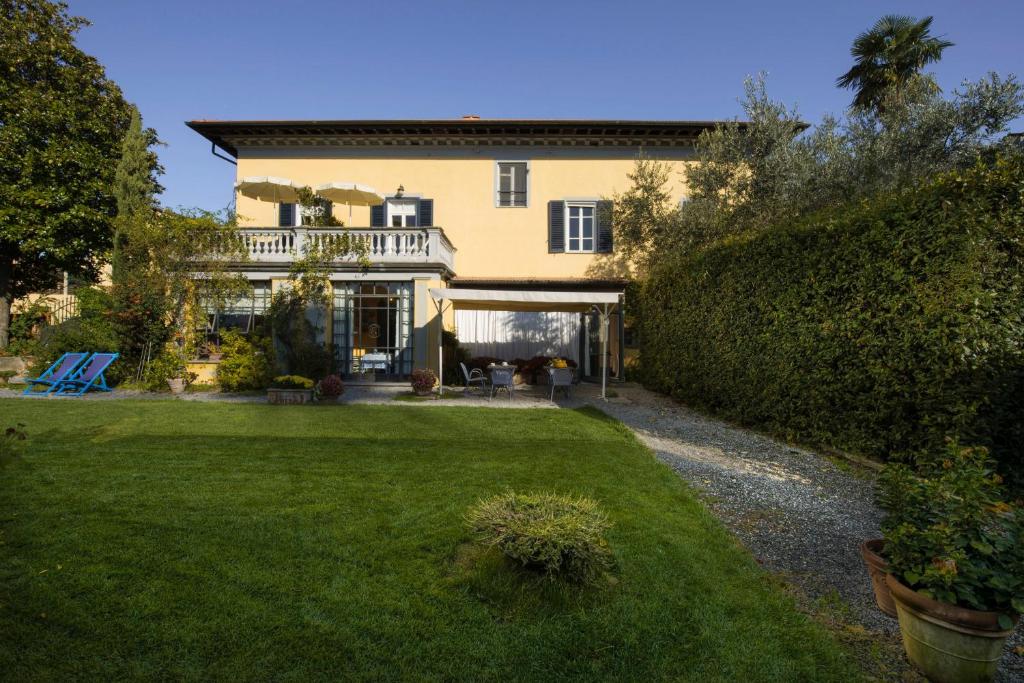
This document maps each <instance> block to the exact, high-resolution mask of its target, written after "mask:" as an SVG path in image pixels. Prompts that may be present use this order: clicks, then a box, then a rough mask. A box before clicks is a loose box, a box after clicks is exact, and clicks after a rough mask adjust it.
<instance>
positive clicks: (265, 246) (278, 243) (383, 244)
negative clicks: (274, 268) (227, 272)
mask: <svg viewBox="0 0 1024 683" xmlns="http://www.w3.org/2000/svg"><path fill="white" fill-rule="evenodd" d="M239 235H240V237H241V239H242V244H243V245H244V246H245V250H246V252H247V253H248V255H249V258H250V259H251V260H252V261H255V262H257V263H290V262H291V261H294V260H295V259H296V258H298V257H299V256H301V255H302V254H304V253H305V251H306V245H307V244H309V245H310V246H313V245H315V246H317V247H323V246H326V245H328V244H331V243H337V242H340V241H341V240H344V239H346V238H347V239H349V240H351V243H352V244H353V245H358V246H359V247H360V249H359V251H363V252H364V253H365V254H366V256H367V258H369V260H370V262H371V263H373V264H375V265H388V264H396V265H397V264H403V265H405V264H424V265H441V266H446V267H447V268H448V269H449V270H454V269H455V248H454V247H453V246H452V244H451V242H449V241H448V238H447V236H445V234H444V230H442V229H441V228H350V229H346V228H310V227H296V228H242V229H240V230H239ZM358 260H359V255H358V253H356V252H355V250H354V251H353V252H352V253H349V254H346V255H344V256H342V257H341V258H340V259H339V260H338V261H339V263H354V262H356V261H358Z"/></svg>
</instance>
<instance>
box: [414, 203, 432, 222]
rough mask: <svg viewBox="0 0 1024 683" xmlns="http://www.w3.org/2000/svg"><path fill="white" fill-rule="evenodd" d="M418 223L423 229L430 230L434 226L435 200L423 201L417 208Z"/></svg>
mask: <svg viewBox="0 0 1024 683" xmlns="http://www.w3.org/2000/svg"><path fill="white" fill-rule="evenodd" d="M416 212H417V214H418V216H417V218H418V220H417V223H418V225H419V226H420V227H421V228H429V227H431V226H432V225H434V200H433V199H421V200H420V202H419V206H418V207H417V211H416Z"/></svg>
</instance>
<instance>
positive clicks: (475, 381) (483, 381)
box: [459, 363, 487, 391]
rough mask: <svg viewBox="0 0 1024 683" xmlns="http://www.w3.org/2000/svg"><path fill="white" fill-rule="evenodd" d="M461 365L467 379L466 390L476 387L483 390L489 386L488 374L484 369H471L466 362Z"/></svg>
mask: <svg viewBox="0 0 1024 683" xmlns="http://www.w3.org/2000/svg"><path fill="white" fill-rule="evenodd" d="M459 367H460V368H462V378H463V379H464V380H465V381H466V391H469V390H470V389H473V388H474V387H475V388H477V389H479V390H480V391H483V390H484V389H485V388H486V387H487V375H485V374H484V371H483V370H481V369H480V368H473V369H472V370H469V369H468V368H466V364H465V363H459Z"/></svg>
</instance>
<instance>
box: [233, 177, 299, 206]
mask: <svg viewBox="0 0 1024 683" xmlns="http://www.w3.org/2000/svg"><path fill="white" fill-rule="evenodd" d="M300 187H301V186H300V185H296V184H295V183H293V182H292V181H291V180H289V179H288V178H277V177H275V176H269V175H267V176H246V177H245V178H242V179H241V180H239V181H238V182H237V183H235V189H236V190H238V192H239V193H241V195H242V196H243V197H249V198H250V199H259V200H260V201H264V202H275V203H277V202H286V203H292V202H297V201H299V195H298V193H297V190H298V189H299V188H300Z"/></svg>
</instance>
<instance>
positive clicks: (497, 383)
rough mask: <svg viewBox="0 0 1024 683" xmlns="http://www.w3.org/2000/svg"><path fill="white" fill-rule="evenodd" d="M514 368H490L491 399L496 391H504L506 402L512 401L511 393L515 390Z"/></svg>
mask: <svg viewBox="0 0 1024 683" xmlns="http://www.w3.org/2000/svg"><path fill="white" fill-rule="evenodd" d="M515 374H516V368H515V366H514V365H510V366H508V367H505V366H495V367H492V368H491V398H494V394H495V392H497V391H501V390H502V389H504V390H505V391H507V392H508V400H509V401H511V400H512V392H513V390H514V388H515Z"/></svg>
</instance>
